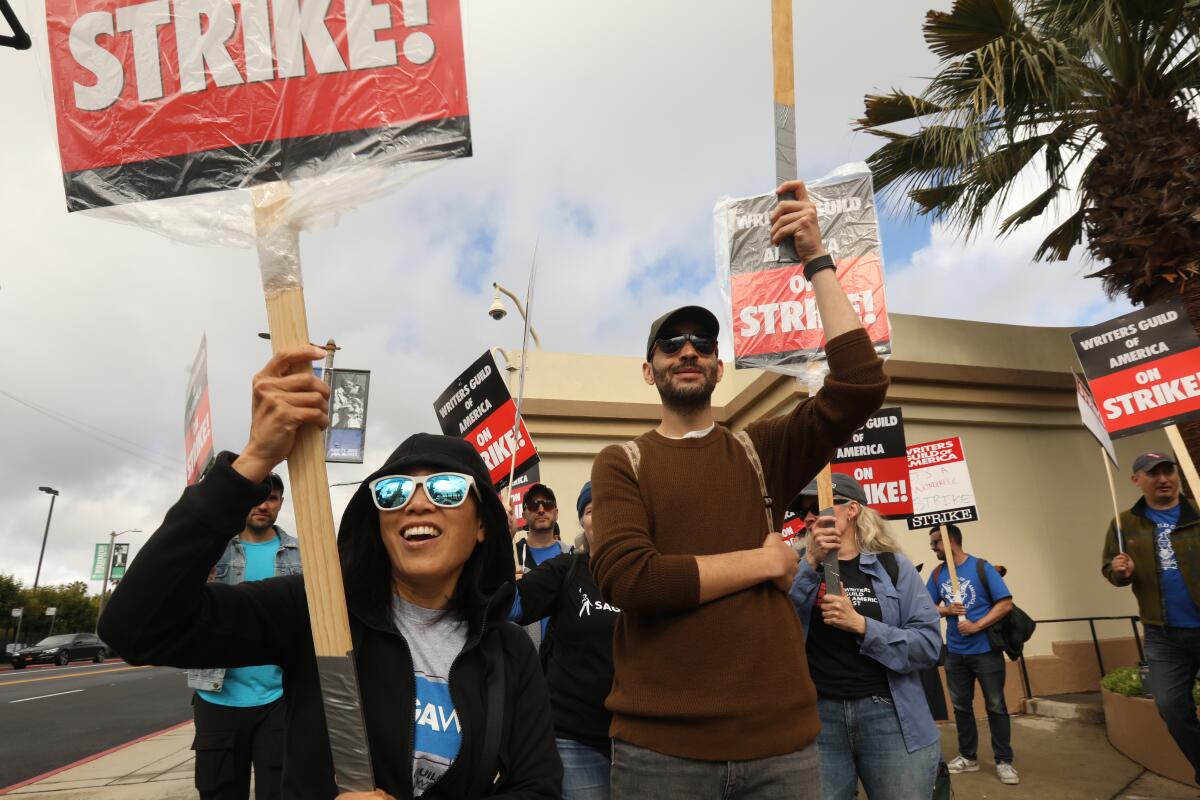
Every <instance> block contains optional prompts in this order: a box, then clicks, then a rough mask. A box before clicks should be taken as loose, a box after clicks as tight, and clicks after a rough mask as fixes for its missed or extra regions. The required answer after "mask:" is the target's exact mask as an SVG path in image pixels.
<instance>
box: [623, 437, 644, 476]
mask: <svg viewBox="0 0 1200 800" xmlns="http://www.w3.org/2000/svg"><path fill="white" fill-rule="evenodd" d="M621 449H622V450H624V451H625V455H627V456H628V457H629V466H631V467H633V479H634V480H637V477H638V467H640V466H641V465H642V451H641V450H640V449H639V448H638V443H637V442H632V441H631V442H623V443H622V444H621Z"/></svg>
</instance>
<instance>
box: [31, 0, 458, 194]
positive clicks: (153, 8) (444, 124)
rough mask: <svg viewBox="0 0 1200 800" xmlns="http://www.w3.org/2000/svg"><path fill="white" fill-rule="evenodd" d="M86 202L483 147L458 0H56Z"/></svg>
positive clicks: (65, 132) (59, 75) (72, 142)
mask: <svg viewBox="0 0 1200 800" xmlns="http://www.w3.org/2000/svg"><path fill="white" fill-rule="evenodd" d="M46 23H47V28H48V35H49V44H50V54H51V72H52V78H53V85H54V100H55V114H56V116H57V121H58V138H59V148H60V151H61V158H62V168H63V181H64V184H65V186H66V192H67V207H68V208H69V209H70V210H72V211H77V210H81V209H87V208H96V207H103V206H111V205H116V204H120V203H130V202H138V201H142V200H155V199H159V198H163V197H174V196H180V195H187V194H196V193H201V192H213V191H220V190H222V189H234V188H241V187H244V186H247V185H250V184H258V183H265V182H268V181H274V180H280V179H298V178H307V177H312V176H314V175H318V174H321V173H322V171H324V170H328V169H334V168H345V166H346V164H347V163H350V162H352V163H353V164H356V165H360V164H370V163H374V162H379V163H393V162H398V161H409V160H427V159H433V158H447V157H455V156H465V155H469V154H470V134H469V124H468V109H467V90H466V70H465V66H464V56H463V43H462V19H461V12H460V8H459V0H239V2H236V3H235V2H234V1H233V0H142V1H141V2H137V1H136V0H47V2H46Z"/></svg>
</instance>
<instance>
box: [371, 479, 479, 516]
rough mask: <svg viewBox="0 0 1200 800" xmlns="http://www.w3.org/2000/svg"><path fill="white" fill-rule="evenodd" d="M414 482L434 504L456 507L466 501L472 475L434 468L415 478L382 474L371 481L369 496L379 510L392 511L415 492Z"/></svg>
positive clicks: (442, 506) (471, 484) (472, 483)
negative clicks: (434, 470) (435, 469)
mask: <svg viewBox="0 0 1200 800" xmlns="http://www.w3.org/2000/svg"><path fill="white" fill-rule="evenodd" d="M417 486H423V487H424V488H425V496H426V497H428V498H429V502H431V503H433V504H434V505H435V506H438V507H440V508H458V507H459V506H461V505H462V504H463V503H465V502H466V500H467V495H468V494H470V493H471V490H472V489H474V488H475V479H474V478H472V477H471V476H470V475H463V474H462V473H461V472H438V473H436V474H434V475H422V476H421V477H419V478H414V477H413V476H411V475H385V476H384V477H382V478H376V479H375V480H373V481H371V483H370V487H371V498H372V499H373V500H374V501H375V507H376V508H378V509H379V510H380V511H396V510H398V509H401V508H404V507H405V506H406V505H408V501H409V500H412V499H413V496H414V495H415V494H416V493H417ZM476 494H478V490H477V489H476Z"/></svg>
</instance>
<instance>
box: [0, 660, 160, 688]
mask: <svg viewBox="0 0 1200 800" xmlns="http://www.w3.org/2000/svg"><path fill="white" fill-rule="evenodd" d="M133 669H150V667H149V666H148V665H147V666H144V667H114V668H112V669H98V670H95V671H94V672H82V673H80V674H78V675H47V676H46V677H44V678H24V679H22V680H19V681H0V689H2V688H4V687H5V686H16V685H17V684H18V683H41V682H42V681H61V680H66V679H68V678H85V677H88V676H91V675H103V674H104V673H106V672H129V671H130V670H133Z"/></svg>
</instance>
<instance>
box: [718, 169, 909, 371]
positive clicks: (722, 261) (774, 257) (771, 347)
mask: <svg viewBox="0 0 1200 800" xmlns="http://www.w3.org/2000/svg"><path fill="white" fill-rule="evenodd" d="M807 187H808V194H809V197H810V198H811V199H812V200H813V201H814V202H815V203H816V206H817V214H818V218H819V220H820V223H821V235H822V237H823V239H824V241H825V246H826V248H827V249H828V250H829V254H830V255H831V256H833V259H834V261H836V262H837V276H838V280H839V281H840V282H841V284H842V287H843V288H844V289H845V290H846V294H847V295H848V296H849V298H850V302H851V304H853V306H854V308H855V310H856V311H857V312H858V314H859V317H860V318H861V319H862V321H863V325H864V326H865V327H866V329H867V332H868V333H869V334H870V336H871V341H872V342H874V343H875V350H876V352H878V353H879V354H880V355H890V354H891V352H892V346H891V338H892V335H891V327H890V326H889V324H888V317H887V303H886V300H885V297H884V290H883V250H882V247H881V245H880V240H879V226H878V223H877V221H876V216H875V194H874V190H873V189H872V184H871V174H870V172H868V171H866V169H865V166H864V167H862V168H861V169H860V168H859V166H858V165H848V166H847V167H844V168H842V169H841V170H839V171H838V172H837V173H835V174H834V175H832V176H830V177H827V178H822V179H821V180H819V181H813V182H812V183H808V184H807ZM777 202H778V200H777V198H776V196H775V195H774V194H768V195H761V196H759V197H750V198H745V199H741V200H726V201H724V202H722V203H720V204H718V206H717V207H716V210H715V216H716V219H715V222H716V236H717V258H718V272H719V274H720V277H721V279H722V283H723V287H724V289H725V295H726V299H727V300H728V301H729V302H730V303H731V305H732V308H733V329H732V330H733V352H734V359H735V363H736V365H737V366H738V367H760V368H766V369H771V370H773V371H776V372H787V373H792V374H796V375H802V374H805V373H806V372H808V370H807V369H806V366H807V365H808V364H809V363H810V362H814V361H821V362H823V361H824V355H825V352H824V347H825V331H824V330H823V329H822V328H821V319H820V315H819V314H818V312H817V301H816V296H815V295H814V293H813V289H812V285H811V284H810V283H809V282H808V281H807V280H805V278H804V268H803V266H804V265H803V264H800V263H797V262H795V261H791V260H780V255H779V249H778V248H776V247H774V246H773V245H772V244H771V222H770V214H771V211H772V210H773V209H774V208H775V205H776V203H777Z"/></svg>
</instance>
